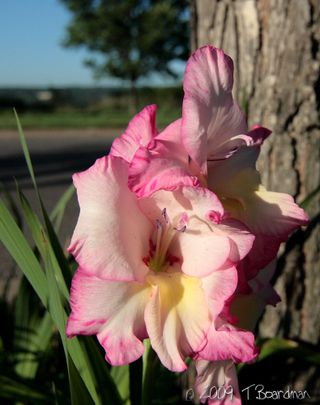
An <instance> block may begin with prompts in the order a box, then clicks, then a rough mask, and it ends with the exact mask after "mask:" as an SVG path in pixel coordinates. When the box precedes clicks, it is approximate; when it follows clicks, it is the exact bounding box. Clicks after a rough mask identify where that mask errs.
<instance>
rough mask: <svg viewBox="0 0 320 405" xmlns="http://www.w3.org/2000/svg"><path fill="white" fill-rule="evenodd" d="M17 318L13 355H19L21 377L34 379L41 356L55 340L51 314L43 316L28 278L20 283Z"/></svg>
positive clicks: (18, 370)
mask: <svg viewBox="0 0 320 405" xmlns="http://www.w3.org/2000/svg"><path fill="white" fill-rule="evenodd" d="M14 319H15V326H14V352H15V353H19V356H18V357H17V359H18V360H19V361H18V363H17V365H16V368H15V369H16V372H17V373H18V374H19V375H20V376H22V377H25V378H34V376H35V375H36V372H37V369H38V366H39V354H40V353H41V352H44V351H45V350H46V349H47V347H48V345H49V342H50V339H51V337H52V334H53V323H52V319H51V316H50V314H49V313H48V312H47V311H45V312H44V313H43V308H42V307H41V306H40V301H39V298H38V297H37V296H36V295H35V292H34V290H33V289H32V287H31V286H30V284H29V282H28V281H27V279H26V278H25V277H23V278H22V279H21V282H20V288H19V292H18V294H17V299H16V303H15V317H14ZM21 350H23V352H22V353H21Z"/></svg>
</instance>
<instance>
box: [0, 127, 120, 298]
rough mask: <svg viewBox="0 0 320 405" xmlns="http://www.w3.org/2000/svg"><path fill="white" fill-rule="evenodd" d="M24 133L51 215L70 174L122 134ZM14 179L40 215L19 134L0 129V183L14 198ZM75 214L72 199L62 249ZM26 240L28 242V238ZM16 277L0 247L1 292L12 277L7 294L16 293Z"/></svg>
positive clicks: (98, 131)
mask: <svg viewBox="0 0 320 405" xmlns="http://www.w3.org/2000/svg"><path fill="white" fill-rule="evenodd" d="M25 134H26V138H27V142H28V146H29V150H30V153H31V159H32V162H33V167H34V171H35V174H36V178H37V182H38V185H39V186H40V193H41V195H42V198H43V200H44V203H45V206H46V207H47V209H48V211H49V212H50V211H51V210H52V208H53V207H54V205H55V203H56V202H57V200H58V199H59V197H60V196H61V194H62V193H63V191H64V190H65V189H66V188H67V187H68V186H69V185H70V184H71V181H72V180H71V176H72V174H73V173H75V172H78V171H81V170H84V169H86V168H88V167H89V166H90V165H91V164H92V163H94V161H95V160H96V159H97V158H98V157H101V156H103V155H105V154H107V153H108V151H109V148H110V145H111V143H112V140H113V139H114V138H115V137H116V136H118V135H120V134H121V129H110V128H108V129H80V130H79V129H57V130H54V129H50V130H26V131H25ZM14 179H16V180H17V181H18V183H19V185H20V186H21V187H22V189H23V190H24V192H25V194H26V196H27V198H28V199H29V201H30V203H31V205H32V206H33V207H35V208H36V211H37V212H39V209H38V205H37V201H36V197H35V193H34V191H33V188H32V183H31V181H30V177H29V175H28V170H27V166H26V163H25V160H24V156H23V153H22V149H21V145H20V142H19V138H18V133H17V131H14V130H1V131H0V182H1V183H2V184H3V185H4V186H5V188H6V190H8V191H9V192H10V194H11V195H12V196H14V197H15V194H16V192H15V180H14ZM78 212H79V210H78V204H77V200H76V197H74V198H73V199H72V200H71V201H70V203H69V205H68V206H67V209H66V213H65V217H64V220H63V224H62V227H61V230H60V234H59V237H60V240H61V241H62V243H63V244H64V246H66V245H67V244H68V242H69V240H70V236H71V234H72V231H73V228H74V226H75V223H76V220H77V216H78ZM24 228H25V227H24ZM26 232H27V230H26ZM28 238H29V240H30V237H28ZM18 275H19V270H17V269H16V268H15V266H14V264H13V262H12V260H11V258H10V256H9V255H8V253H7V252H6V251H5V249H4V247H3V246H1V244H0V292H1V291H2V290H3V288H4V286H5V283H6V281H7V280H8V278H11V277H12V278H13V279H14V281H13V283H11V288H10V291H11V290H12V291H14V290H16V284H17V276H18ZM10 291H9V295H10V296H11V295H12V292H10Z"/></svg>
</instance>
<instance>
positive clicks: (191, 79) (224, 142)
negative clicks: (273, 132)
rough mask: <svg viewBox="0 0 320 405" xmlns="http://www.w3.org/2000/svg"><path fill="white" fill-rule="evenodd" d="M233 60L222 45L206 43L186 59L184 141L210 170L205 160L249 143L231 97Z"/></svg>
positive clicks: (245, 126)
mask: <svg viewBox="0 0 320 405" xmlns="http://www.w3.org/2000/svg"><path fill="white" fill-rule="evenodd" d="M232 86H233V62H232V60H231V58H230V57H229V56H227V55H225V54H224V53H223V51H222V50H221V49H217V48H214V47H212V46H204V47H203V48H200V49H198V50H197V51H196V52H195V53H194V54H193V55H192V56H191V57H190V59H189V61H188V63H187V68H186V73H185V78H184V91H185V96H184V100H183V107H182V137H183V143H184V146H185V148H186V150H187V151H188V153H189V155H190V156H191V158H192V159H193V160H194V161H195V162H196V163H197V164H198V166H199V167H200V168H201V170H202V172H203V174H206V173H207V169H206V161H207V160H216V159H221V158H225V157H227V156H229V155H230V153H232V152H233V151H234V148H235V147H238V146H239V144H247V142H248V139H247V138H243V139H241V138H237V139H236V140H234V141H232V139H231V138H233V137H234V136H236V135H241V134H246V132H247V123H246V120H245V117H244V115H243V113H242V112H241V111H240V108H239V106H238V105H237V103H235V102H234V101H233V98H232Z"/></svg>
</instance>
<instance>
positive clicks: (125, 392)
mask: <svg viewBox="0 0 320 405" xmlns="http://www.w3.org/2000/svg"><path fill="white" fill-rule="evenodd" d="M110 375H111V377H112V379H113V381H114V383H115V385H116V387H117V388H118V391H119V394H120V395H121V398H122V399H123V401H124V402H125V403H126V402H127V401H129V398H130V391H129V366H119V367H112V368H111V371H110Z"/></svg>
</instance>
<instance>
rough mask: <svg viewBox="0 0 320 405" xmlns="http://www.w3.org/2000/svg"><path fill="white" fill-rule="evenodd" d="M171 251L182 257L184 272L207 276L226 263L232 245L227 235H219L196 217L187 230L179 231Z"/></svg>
mask: <svg viewBox="0 0 320 405" xmlns="http://www.w3.org/2000/svg"><path fill="white" fill-rule="evenodd" d="M171 251H172V253H173V254H174V255H175V256H177V257H180V258H182V264H181V270H182V271H183V273H184V274H187V275H189V276H194V277H205V276H207V275H208V274H210V273H212V272H213V271H215V270H218V269H220V268H221V267H222V266H223V265H224V264H225V263H226V261H227V260H228V258H229V256H230V251H231V245H230V241H229V239H228V238H227V237H225V236H223V235H218V234H217V233H215V232H213V231H212V230H211V229H210V228H208V226H207V225H206V224H204V223H203V222H201V221H199V220H197V219H195V220H193V221H190V222H189V224H188V226H187V228H186V230H185V232H181V233H179V235H178V236H177V237H176V239H175V240H174V242H173V244H172V250H171Z"/></svg>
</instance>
